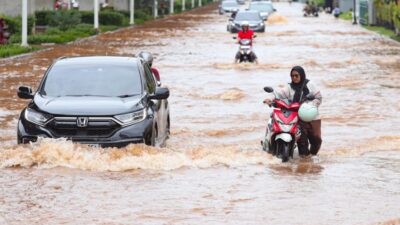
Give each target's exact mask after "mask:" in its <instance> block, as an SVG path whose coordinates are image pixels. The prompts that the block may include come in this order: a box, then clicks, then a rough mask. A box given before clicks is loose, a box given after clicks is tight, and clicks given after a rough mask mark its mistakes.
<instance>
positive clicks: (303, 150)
mask: <svg viewBox="0 0 400 225" xmlns="http://www.w3.org/2000/svg"><path fill="white" fill-rule="evenodd" d="M290 77H291V80H292V82H291V83H288V85H286V86H285V87H284V88H282V89H280V90H276V91H275V95H276V96H275V98H277V99H281V100H288V101H290V102H291V103H294V102H299V103H303V102H304V101H305V100H306V97H307V95H308V94H311V95H313V96H314V100H312V102H311V104H312V105H314V106H316V107H319V105H320V104H321V102H322V95H321V92H320V91H319V90H318V89H317V88H316V87H315V86H314V84H313V83H312V82H311V81H310V80H308V79H306V73H305V72H304V69H303V68H302V67H301V66H295V67H293V68H292V70H291V71H290ZM273 100H274V99H270V98H266V99H265V100H264V103H265V104H268V105H270V104H271V103H272V101H273ZM299 126H300V131H301V136H300V139H299V140H298V141H297V147H298V149H299V155H300V156H301V157H306V156H309V155H310V153H311V155H317V153H318V151H319V149H320V147H321V144H322V139H321V119H320V118H319V116H317V117H316V118H315V119H314V120H312V121H311V122H305V121H302V120H301V119H300V120H299ZM309 144H310V145H311V147H310V148H309Z"/></svg>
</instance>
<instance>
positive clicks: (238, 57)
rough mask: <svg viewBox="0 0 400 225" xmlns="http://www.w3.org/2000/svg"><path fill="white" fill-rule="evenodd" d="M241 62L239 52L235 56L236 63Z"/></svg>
mask: <svg viewBox="0 0 400 225" xmlns="http://www.w3.org/2000/svg"><path fill="white" fill-rule="evenodd" d="M239 61H240V52H239V51H238V52H237V53H236V55H235V63H237V62H239Z"/></svg>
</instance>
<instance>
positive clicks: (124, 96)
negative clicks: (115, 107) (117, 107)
mask: <svg viewBox="0 0 400 225" xmlns="http://www.w3.org/2000/svg"><path fill="white" fill-rule="evenodd" d="M136 95H137V94H131V95H119V96H117V97H118V98H129V97H133V96H136Z"/></svg>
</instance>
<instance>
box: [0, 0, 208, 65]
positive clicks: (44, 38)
mask: <svg viewBox="0 0 400 225" xmlns="http://www.w3.org/2000/svg"><path fill="white" fill-rule="evenodd" d="M202 1H203V5H206V4H207V3H210V2H212V0H202ZM197 4H198V1H197V0H196V7H197V6H198V5H197ZM139 6H141V5H139ZM191 8H192V4H191V1H188V0H186V9H191ZM174 9H175V13H180V12H182V0H177V1H176V3H175V8H174ZM168 11H169V10H168V8H166V9H159V15H160V17H163V16H164V15H168ZM0 17H1V18H4V19H5V22H6V24H7V25H8V32H9V33H10V34H11V36H10V38H9V43H10V44H8V45H5V46H0V58H4V57H9V56H12V55H18V54H22V53H27V52H30V51H34V50H38V49H41V48H43V46H42V45H43V44H48V43H52V44H62V43H68V42H71V41H75V40H77V39H79V38H85V37H89V36H92V35H95V34H97V33H99V32H107V31H113V30H117V29H119V28H123V27H128V26H129V25H130V24H129V21H130V20H129V18H130V12H129V11H128V10H114V9H113V8H112V7H107V8H104V9H101V11H100V12H99V24H100V27H99V30H95V29H94V28H93V23H94V12H93V11H78V10H73V9H72V10H57V11H54V10H41V11H36V12H35V14H34V15H32V16H29V18H28V43H29V44H31V45H33V46H34V47H28V48H26V47H21V46H18V45H17V44H19V43H21V28H22V20H21V17H9V16H1V15H0ZM151 19H153V16H152V8H151V7H149V5H148V4H147V3H146V4H145V5H143V6H141V7H137V8H136V9H135V24H143V23H144V22H146V21H148V20H151Z"/></svg>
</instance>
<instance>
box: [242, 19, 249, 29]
mask: <svg viewBox="0 0 400 225" xmlns="http://www.w3.org/2000/svg"><path fill="white" fill-rule="evenodd" d="M249 26H250V25H249V22H248V21H243V22H242V29H243V30H244V28H246V27H247V29H249Z"/></svg>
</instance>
